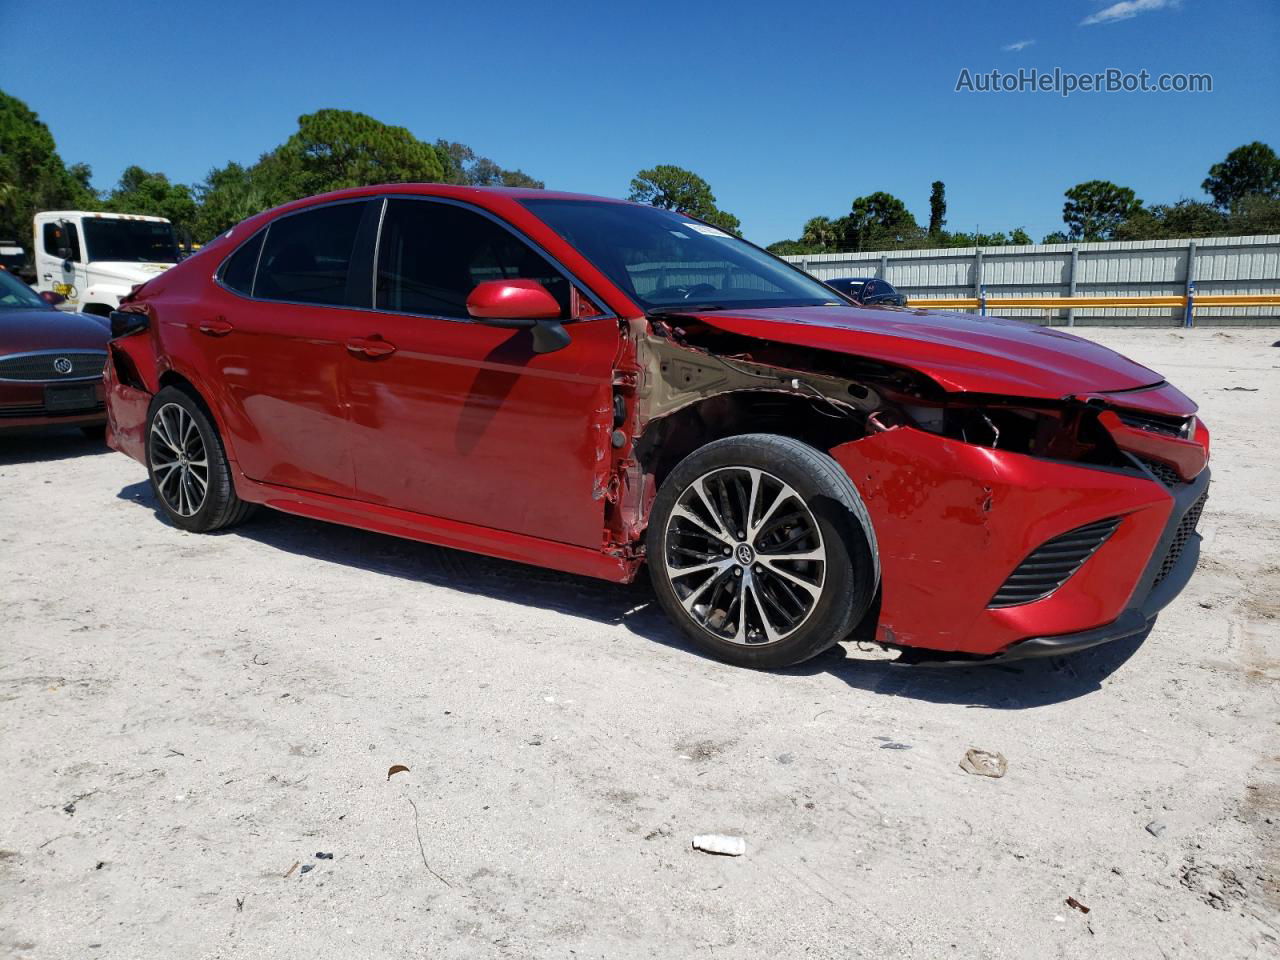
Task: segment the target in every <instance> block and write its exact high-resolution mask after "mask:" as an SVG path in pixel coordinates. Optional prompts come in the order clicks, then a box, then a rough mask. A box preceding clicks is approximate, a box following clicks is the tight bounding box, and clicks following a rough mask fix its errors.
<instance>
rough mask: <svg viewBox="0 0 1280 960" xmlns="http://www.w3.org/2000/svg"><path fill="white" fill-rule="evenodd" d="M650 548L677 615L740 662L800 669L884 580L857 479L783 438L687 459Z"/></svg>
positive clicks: (659, 505) (702, 641)
mask: <svg viewBox="0 0 1280 960" xmlns="http://www.w3.org/2000/svg"><path fill="white" fill-rule="evenodd" d="M646 552H647V555H648V562H649V570H650V576H651V577H652V580H653V585H654V590H655V592H656V593H657V596H658V601H659V603H660V604H661V605H662V607H663V608H664V610H666V612H667V614H668V615H669V616H670V617H671V618H672V620H674V621H675V622H676V624H677V625H679V626H680V628H681V629H682V630H683V631H684V633H685V634H686V635H687V636H688V637H689V638H690V639H692V640H693V641H694V642H695V643H697V644H698V645H699V646H700V647H701V648H702V649H704V650H706V651H707V652H708V653H710V654H711V655H713V656H715V657H717V658H719V659H721V660H725V661H727V662H729V663H734V664H738V665H740V666H749V667H759V668H765V669H772V668H778V667H786V666H791V665H792V664H796V663H800V662H801V661H804V660H807V659H809V658H810V657H813V656H815V655H817V654H819V653H821V652H822V651H823V650H826V649H827V648H828V647H831V646H832V645H834V644H835V643H838V642H839V641H840V640H842V639H844V638H845V637H846V636H848V634H849V633H850V631H852V629H853V628H854V627H855V626H856V625H857V624H858V621H859V620H861V618H862V616H863V614H864V613H866V611H867V608H868V607H869V606H870V604H871V601H872V598H873V597H874V595H875V591H876V587H877V585H878V583H879V557H878V555H877V552H876V545H875V534H874V532H873V530H872V526H871V521H870V518H869V517H868V516H867V511H866V507H865V506H864V505H863V503H862V499H861V498H860V497H859V496H858V492H857V490H856V489H855V488H854V486H853V484H852V482H851V481H850V480H849V478H848V476H847V475H846V474H845V473H844V471H842V470H841V469H840V467H839V466H838V465H837V464H836V463H835V461H834V460H832V459H831V458H830V457H828V456H826V455H825V454H823V453H821V452H820V451H818V450H815V449H814V448H813V447H810V446H808V445H807V444H804V443H801V442H800V441H798V440H793V439H791V438H790V437H781V436H776V435H773V434H748V435H746V436H740V437H729V438H726V439H724V440H718V441H716V442H714V443H710V444H708V445H707V446H705V447H702V448H700V449H699V450H696V451H695V452H694V453H692V454H690V455H689V456H688V457H686V458H685V459H684V460H682V461H681V462H680V463H679V464H678V465H677V466H676V468H675V469H674V470H673V471H672V472H671V474H670V475H669V476H668V477H667V478H666V480H665V481H664V482H663V484H662V488H661V489H660V490H659V492H658V496H657V498H656V500H655V501H654V507H653V511H652V514H651V516H650V520H649V532H648V535H647V543H646Z"/></svg>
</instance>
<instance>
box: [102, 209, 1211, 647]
mask: <svg viewBox="0 0 1280 960" xmlns="http://www.w3.org/2000/svg"><path fill="white" fill-rule="evenodd" d="M112 321H113V329H114V331H115V333H116V334H117V339H115V340H114V341H113V342H112V344H111V362H110V363H109V364H108V369H107V389H108V401H107V404H108V414H109V442H110V443H111V444H112V445H113V446H114V447H115V448H116V449H119V450H122V451H124V452H125V453H127V454H129V455H130V456H132V457H134V458H135V459H137V460H139V461H140V462H142V463H144V464H145V465H146V466H147V469H148V471H149V472H150V476H151V482H152V485H153V487H154V489H155V492H156V496H157V499H158V500H159V503H160V505H161V508H162V509H163V511H164V512H165V514H166V515H167V516H168V517H169V519H170V520H171V521H172V522H173V523H174V524H176V525H177V526H180V527H182V528H184V529H187V530H193V531H206V530H215V529H219V528H221V527H226V526H229V525H231V524H233V523H237V522H239V521H240V520H242V519H244V518H245V517H246V516H247V515H248V513H249V512H250V510H251V508H252V507H253V505H255V504H264V505H266V506H268V507H272V508H274V509H277V510H283V511H286V512H289V513H295V514H299V515H302V516H308V517H316V518H320V519H324V520H330V521H333V522H335V523H342V524H347V525H350V526H355V527H362V528H365V529H369V530H377V531H381V532H384V533H390V534H395V535H398V536H403V537H410V538H414V539H418V540H423V541H427V542H431V543H437V544H443V545H445V546H449V547H456V548H460V549H464V550H471V551H475V552H478V553H485V554H489V555H491V556H496V557H504V558H508V559H512V560H518V561H522V562H525V563H531V564H537V565H540V566H545V567H553V568H556V569H559V570H565V571H569V572H572V573H578V574H587V575H591V576H595V577H602V578H605V579H609V580H615V581H623V582H625V581H630V580H631V579H633V578H634V577H635V576H636V575H637V573H638V572H639V569H640V567H641V566H642V565H645V564H646V563H647V565H648V567H649V571H650V575H651V577H652V579H653V584H654V588H655V590H656V593H657V597H658V600H659V602H660V603H661V605H662V606H663V607H664V608H665V610H666V611H667V613H668V614H669V615H670V616H671V618H672V619H673V620H674V622H675V623H676V624H677V625H678V626H679V627H680V628H681V629H682V630H683V631H684V632H685V633H686V634H687V635H688V636H689V637H691V638H692V639H693V640H694V641H696V642H697V643H698V644H700V645H701V647H702V648H703V649H705V650H706V651H708V652H709V653H711V654H712V655H714V656H717V657H720V658H723V659H725V660H728V661H731V662H733V663H738V664H744V665H749V666H759V667H779V666H784V665H787V664H793V663H797V662H799V661H802V660H804V659H806V658H808V657H812V656H813V655H815V654H816V653H818V652H820V651H822V650H824V649H825V648H827V647H829V646H831V645H832V644H834V643H837V642H838V641H840V640H843V639H845V638H846V637H848V636H849V635H850V634H851V633H852V632H853V631H854V630H855V629H858V628H861V629H860V631H859V635H865V636H875V637H876V638H877V639H878V640H880V641H881V642H882V643H884V644H887V645H892V646H899V647H916V648H924V649H925V650H928V651H932V652H933V655H935V656H937V657H941V658H947V659H958V658H965V657H980V656H1004V657H1019V656H1033V655H1044V654H1054V653H1062V652H1068V651H1072V650H1076V649H1080V648H1083V647H1087V646H1091V645H1094V644H1098V643H1102V642H1104V641H1108V640H1113V639H1116V638H1120V637H1127V636H1132V635H1134V634H1137V633H1140V632H1142V631H1143V630H1144V629H1145V628H1146V627H1147V626H1148V624H1149V623H1150V621H1151V620H1152V619H1153V618H1154V617H1155V615H1156V612H1157V611H1158V610H1159V609H1160V608H1161V607H1162V606H1163V605H1164V604H1166V603H1167V602H1168V601H1169V600H1170V599H1172V597H1173V596H1174V595H1175V594H1176V593H1177V592H1178V591H1179V590H1180V589H1181V587H1182V586H1183V585H1184V584H1185V583H1186V581H1187V579H1188V578H1189V576H1190V575H1191V571H1192V569H1193V568H1194V566H1195V563H1196V558H1197V555H1198V542H1199V538H1198V536H1197V535H1196V533H1195V527H1196V522H1197V519H1198V517H1199V515H1200V511H1201V509H1202V507H1203V505H1204V499H1205V495H1206V490H1207V487H1208V483H1209V472H1208V470H1207V469H1206V462H1207V459H1208V448H1209V439H1208V433H1207V431H1206V429H1205V427H1204V426H1203V424H1201V423H1200V421H1199V420H1198V419H1197V418H1196V417H1195V410H1196V407H1195V404H1193V403H1192V402H1191V401H1190V400H1188V399H1187V398H1186V397H1185V396H1183V395H1182V394H1181V393H1179V392H1178V390H1176V389H1175V388H1174V387H1173V386H1171V385H1170V384H1168V383H1166V382H1165V381H1164V380H1163V379H1162V378H1161V376H1160V375H1159V374H1158V373H1154V372H1152V371H1151V370H1148V369H1146V368H1145V367H1142V366H1140V365H1139V364H1136V363H1133V362H1132V361H1130V360H1127V359H1125V358H1124V357H1122V356H1119V355H1118V354H1115V353H1113V352H1112V351H1110V350H1107V349H1105V348H1103V347H1100V346H1097V345H1096V344H1093V343H1090V342H1088V341H1085V340H1082V339H1079V338H1077V337H1074V336H1071V335H1070V334H1067V333H1063V332H1061V331H1058V330H1050V329H1042V328H1039V327H1035V326H1030V325H1027V324H1023V323H1018V322H1014V321H1010V320H1001V319H994V318H989V317H974V316H951V317H948V316H945V315H939V314H928V315H918V314H913V313H911V312H908V311H899V312H896V313H894V312H890V313H886V312H885V311H883V310H876V309H863V308H859V307H855V306H852V305H850V304H849V303H848V302H847V301H844V300H840V299H838V298H836V297H835V296H833V295H832V293H831V291H830V290H828V289H827V288H826V287H824V286H823V285H822V284H821V283H819V282H818V281H816V280H814V279H812V278H811V277H809V276H808V275H806V274H804V273H802V272H801V271H799V270H797V269H795V268H793V267H791V266H790V265H788V264H787V263H784V262H783V261H780V260H778V259H776V258H774V257H772V256H770V255H768V254H767V253H765V252H763V251H762V250H760V249H758V248H756V247H754V246H752V245H751V244H749V243H746V242H745V241H742V240H740V239H738V238H736V237H732V236H729V235H728V234H726V233H724V232H722V231H720V230H718V229H716V228H715V227H713V226H711V225H709V224H706V223H702V222H700V221H698V220H695V219H693V218H690V217H687V216H684V215H681V214H678V213H675V212H671V211H666V210H660V209H656V208H653V207H647V206H640V205H636V204H630V203H623V202H619V201H614V200H605V199H599V198H592V197H583V196H577V195H572V194H559V193H549V192H544V191H535V190H506V189H504V190H498V189H477V188H471V187H454V186H442V185H428V184H404V185H397V186H385V187H369V188H362V189H356V190H347V191H342V192H340V193H334V194H329V195H326V196H322V197H314V198H311V199H308V200H302V201H298V202H296V203H292V204H289V205H287V206H284V207H281V208H279V209H276V210H272V211H268V212H266V213H263V214H260V215H258V216H256V217H254V218H252V219H250V220H248V221H246V222H244V223H242V224H240V225H239V226H237V227H235V228H234V229H232V230H230V231H229V232H228V233H226V234H225V235H223V236H221V237H219V238H217V239H216V240H215V241H213V242H212V243H210V244H209V245H208V246H206V247H205V248H204V249H203V250H201V251H200V252H199V253H198V254H196V255H195V256H193V257H191V258H190V259H188V260H186V261H184V262H182V263H180V264H178V265H177V266H176V267H174V268H173V269H171V270H169V271H168V272H166V273H164V274H162V275H160V276H158V277H156V278H155V279H154V280H151V281H149V282H147V283H146V284H145V285H144V286H142V287H141V288H140V289H139V290H137V291H136V292H135V294H134V295H133V296H132V297H130V298H129V299H128V300H127V301H126V303H125V304H124V305H123V307H122V310H121V312H119V313H117V314H115V315H113V317H112Z"/></svg>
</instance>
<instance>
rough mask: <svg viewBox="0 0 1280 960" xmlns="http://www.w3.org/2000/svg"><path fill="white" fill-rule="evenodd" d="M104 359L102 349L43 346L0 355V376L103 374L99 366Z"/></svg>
mask: <svg viewBox="0 0 1280 960" xmlns="http://www.w3.org/2000/svg"><path fill="white" fill-rule="evenodd" d="M59 361H66V363H69V364H70V365H71V367H70V369H69V370H68V369H66V364H65V363H59ZM106 362H107V353H106V351H105V350H94V351H87V350H81V351H75V352H70V351H67V352H63V351H57V350H46V351H43V352H41V353H18V354H12V355H10V356H7V357H0V380H54V381H57V380H87V379H93V378H95V377H100V376H102V368H103V367H104V366H105V365H106ZM55 364H57V366H55ZM59 368H62V369H61V370H60V369H59ZM64 371H65V372H64Z"/></svg>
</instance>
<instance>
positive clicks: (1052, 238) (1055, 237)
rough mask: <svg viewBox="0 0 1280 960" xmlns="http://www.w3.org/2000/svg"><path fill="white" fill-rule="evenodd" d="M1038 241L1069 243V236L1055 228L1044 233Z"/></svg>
mask: <svg viewBox="0 0 1280 960" xmlns="http://www.w3.org/2000/svg"><path fill="white" fill-rule="evenodd" d="M1040 242H1041V243H1070V242H1071V238H1070V237H1068V236H1067V235H1066V234H1065V233H1063V232H1062V231H1061V230H1055V231H1053V233H1049V234H1045V238H1044V239H1043V240H1041V241H1040Z"/></svg>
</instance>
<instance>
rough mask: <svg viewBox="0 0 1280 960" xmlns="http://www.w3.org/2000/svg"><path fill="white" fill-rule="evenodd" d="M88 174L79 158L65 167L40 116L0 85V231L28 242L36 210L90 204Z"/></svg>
mask: <svg viewBox="0 0 1280 960" xmlns="http://www.w3.org/2000/svg"><path fill="white" fill-rule="evenodd" d="M73 171H74V172H73ZM88 180H89V168H88V167H87V166H85V165H84V164H77V165H76V166H75V167H74V168H73V170H68V169H67V167H66V165H65V164H64V163H63V162H62V158H61V157H60V156H59V155H58V150H57V147H56V145H55V144H54V140H53V134H51V133H50V132H49V128H48V127H46V126H45V125H44V124H43V123H41V122H40V118H39V117H38V116H36V114H35V113H33V112H32V111H31V110H30V109H29V108H28V107H27V105H26V104H25V103H23V102H22V101H21V100H19V99H17V98H16V97H11V96H9V95H8V94H7V93H4V92H3V91H0V237H3V238H5V239H10V238H12V239H15V240H18V242H20V243H22V244H23V246H30V244H31V237H32V233H31V230H32V226H31V221H32V218H33V217H34V216H35V214H36V212H37V211H39V210H59V209H62V210H66V209H75V208H83V207H92V206H93V205H94V204H95V203H96V198H95V196H94V194H93V192H92V190H90V189H89V187H88Z"/></svg>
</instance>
